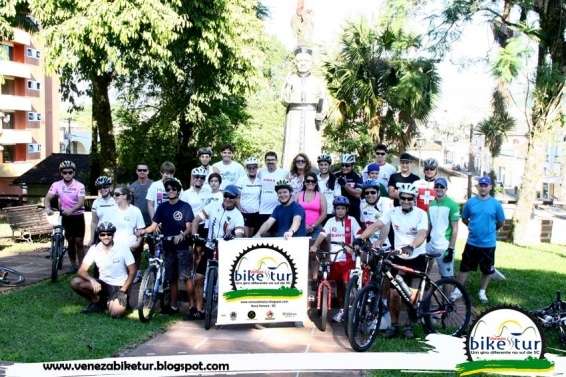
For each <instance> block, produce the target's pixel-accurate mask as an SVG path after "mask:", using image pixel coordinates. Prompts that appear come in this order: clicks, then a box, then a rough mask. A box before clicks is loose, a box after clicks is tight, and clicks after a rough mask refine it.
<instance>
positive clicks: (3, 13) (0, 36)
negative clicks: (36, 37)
mask: <svg viewBox="0 0 566 377" xmlns="http://www.w3.org/2000/svg"><path fill="white" fill-rule="evenodd" d="M14 27H17V28H20V29H23V30H26V31H29V32H36V31H37V30H38V24H37V22H36V21H35V19H33V18H32V17H30V9H29V4H28V2H27V1H26V0H0V40H6V39H8V40H9V39H10V38H12V36H13V28H14Z"/></svg>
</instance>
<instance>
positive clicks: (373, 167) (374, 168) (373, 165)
mask: <svg viewBox="0 0 566 377" xmlns="http://www.w3.org/2000/svg"><path fill="white" fill-rule="evenodd" d="M372 171H379V165H378V164H376V163H375V162H374V163H371V164H369V165H368V173H371V172H372Z"/></svg>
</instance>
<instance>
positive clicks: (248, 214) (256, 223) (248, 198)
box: [236, 157, 262, 237]
mask: <svg viewBox="0 0 566 377" xmlns="http://www.w3.org/2000/svg"><path fill="white" fill-rule="evenodd" d="M258 165H259V161H258V160H257V158H255V157H250V158H248V159H247V160H246V161H245V162H244V166H245V167H246V172H247V174H246V175H245V176H243V177H240V179H239V180H238V182H237V183H236V186H238V188H239V189H240V191H241V192H242V196H241V198H240V209H241V210H242V215H243V216H244V224H245V228H246V236H247V237H251V236H253V235H254V234H255V232H256V230H258V229H259V227H260V226H261V224H262V223H261V222H260V219H259V198H260V196H261V182H260V179H259V178H258V176H257V171H258Z"/></svg>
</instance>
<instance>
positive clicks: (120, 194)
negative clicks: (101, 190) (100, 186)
mask: <svg viewBox="0 0 566 377" xmlns="http://www.w3.org/2000/svg"><path fill="white" fill-rule="evenodd" d="M113 195H114V196H116V197H118V196H122V195H126V194H122V193H121V192H115V193H114V194H113Z"/></svg>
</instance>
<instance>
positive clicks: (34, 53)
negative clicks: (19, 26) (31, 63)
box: [26, 47, 40, 59]
mask: <svg viewBox="0 0 566 377" xmlns="http://www.w3.org/2000/svg"><path fill="white" fill-rule="evenodd" d="M26 56H27V57H28V58H32V59H39V57H40V53H39V50H36V49H35V48H31V47H28V48H26Z"/></svg>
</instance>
